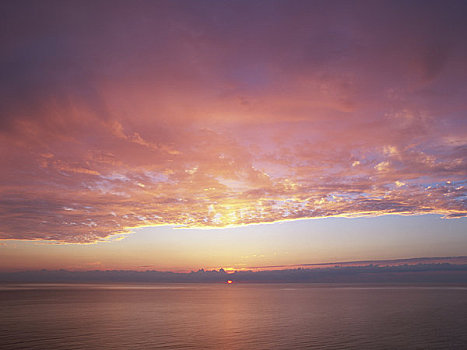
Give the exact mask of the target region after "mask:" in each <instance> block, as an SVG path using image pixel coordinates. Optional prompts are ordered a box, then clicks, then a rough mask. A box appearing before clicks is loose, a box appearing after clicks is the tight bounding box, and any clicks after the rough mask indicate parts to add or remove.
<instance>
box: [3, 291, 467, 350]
mask: <svg viewBox="0 0 467 350" xmlns="http://www.w3.org/2000/svg"><path fill="white" fill-rule="evenodd" d="M0 348H1V349H2V350H3V349H467V286H458V287H452V286H450V287H448V286H416V285H415V286H368V285H367V286H358V285H357V286H356V285H348V286H344V285H316V284H232V285H227V284H170V285H161V284H156V285H134V284H86V285H63V284H55V285H51V284H49V285H43V284H41V285H39V284H38V285H31V284H28V285H0Z"/></svg>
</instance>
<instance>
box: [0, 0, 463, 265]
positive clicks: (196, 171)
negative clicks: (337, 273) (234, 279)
mask: <svg viewBox="0 0 467 350" xmlns="http://www.w3.org/2000/svg"><path fill="white" fill-rule="evenodd" d="M466 13H467V3H466V2H465V1H293V0H291V1H269V0H268V1H214V0H212V1H138V0H136V1H3V2H2V3H1V5H0V23H1V24H0V28H1V29H0V44H1V52H0V63H1V64H0V77H1V79H0V270H8V271H9V270H11V271H14V270H22V269H42V268H46V269H58V268H65V269H78V270H92V269H136V270H138V269H156V270H173V271H185V270H190V269H198V268H216V269H218V268H220V267H224V268H228V269H229V268H230V269H244V268H251V267H263V266H288V265H299V264H308V263H320V262H332V261H352V260H371V259H394V258H410V257H436V256H461V255H467V219H466V216H467V196H466V182H467V116H466V113H467V102H466V101H467V98H466V96H467V63H466V62H467V40H466V37H467V21H466V20H465V18H466Z"/></svg>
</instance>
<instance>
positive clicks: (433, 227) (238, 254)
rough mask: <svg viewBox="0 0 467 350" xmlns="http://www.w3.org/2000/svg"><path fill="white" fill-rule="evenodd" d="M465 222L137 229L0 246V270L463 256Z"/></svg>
mask: <svg viewBox="0 0 467 350" xmlns="http://www.w3.org/2000/svg"><path fill="white" fill-rule="evenodd" d="M466 223H467V219H466V218H461V219H448V220H447V219H443V218H441V216H438V215H420V216H400V215H388V216H380V217H363V218H326V219H312V220H297V221H289V222H282V223H274V224H259V225H250V226H244V227H236V228H225V229H211V230H206V229H177V228H173V227H169V226H162V227H146V228H140V229H137V230H136V231H135V232H134V233H133V234H130V235H128V236H126V237H125V238H124V239H121V240H114V241H109V242H101V243H97V244H51V243H47V242H44V241H35V242H31V241H17V240H12V241H6V240H5V241H2V242H1V243H0V269H1V270H3V271H13V270H23V269H42V268H45V269H60V268H64V269H77V270H94V269H133V270H148V269H154V270H172V271H189V270H197V269H199V268H205V269H206V268H207V269H214V268H215V269H218V268H221V267H223V268H225V269H237V270H239V269H248V268H251V267H262V266H284V267H286V266H288V265H297V264H309V263H324V262H337V261H356V260H382V259H400V258H413V257H439V256H461V255H467V235H466V232H465V228H466Z"/></svg>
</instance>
